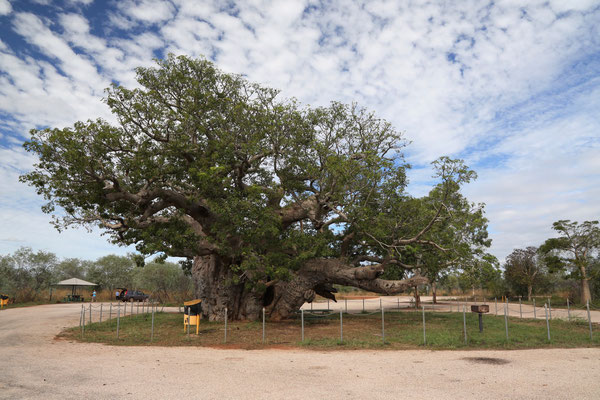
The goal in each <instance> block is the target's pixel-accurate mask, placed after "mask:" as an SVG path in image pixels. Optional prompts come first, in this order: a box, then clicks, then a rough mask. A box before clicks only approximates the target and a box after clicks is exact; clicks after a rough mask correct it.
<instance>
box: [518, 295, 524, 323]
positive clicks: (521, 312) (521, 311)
mask: <svg viewBox="0 0 600 400" xmlns="http://www.w3.org/2000/svg"><path fill="white" fill-rule="evenodd" d="M519 318H521V319H523V309H522V308H521V296H519Z"/></svg>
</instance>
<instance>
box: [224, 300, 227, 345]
mask: <svg viewBox="0 0 600 400" xmlns="http://www.w3.org/2000/svg"><path fill="white" fill-rule="evenodd" d="M223 343H227V307H225V339H223Z"/></svg>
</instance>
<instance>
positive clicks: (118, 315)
mask: <svg viewBox="0 0 600 400" xmlns="http://www.w3.org/2000/svg"><path fill="white" fill-rule="evenodd" d="M120 322H121V305H120V304H118V303H117V339H119V325H120Z"/></svg>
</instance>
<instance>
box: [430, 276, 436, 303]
mask: <svg viewBox="0 0 600 400" xmlns="http://www.w3.org/2000/svg"><path fill="white" fill-rule="evenodd" d="M431 293H432V294H433V304H437V285H436V284H435V281H433V282H431Z"/></svg>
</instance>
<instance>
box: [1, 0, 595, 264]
mask: <svg viewBox="0 0 600 400" xmlns="http://www.w3.org/2000/svg"><path fill="white" fill-rule="evenodd" d="M523 4H526V6H523ZM169 52H172V53H175V54H186V55H189V56H200V55H204V56H206V57H209V58H211V59H212V60H213V61H215V62H216V63H217V64H218V65H219V67H220V68H222V69H224V70H225V71H228V72H235V73H240V74H244V75H245V76H247V77H248V79H250V80H252V81H256V82H259V83H261V84H264V85H267V86H271V87H274V88H278V89H281V91H282V95H283V96H284V97H295V98H297V99H298V100H299V101H301V102H302V103H305V104H311V105H325V104H327V103H328V102H329V101H331V100H338V101H342V102H353V101H356V102H358V103H359V104H360V105H363V106H366V107H367V108H369V109H371V110H373V111H374V112H376V113H377V114H378V115H379V116H381V117H383V118H385V119H387V120H389V121H390V122H392V123H393V124H394V126H395V127H396V128H397V129H398V130H400V131H402V132H404V133H405V135H406V137H407V138H408V139H409V140H411V141H412V144H411V145H410V146H409V147H408V148H407V149H406V157H407V159H408V161H409V162H410V163H411V164H412V165H413V166H414V169H413V170H412V171H411V173H410V177H411V182H412V183H411V187H410V190H411V192H412V193H413V194H415V195H422V194H425V193H426V192H427V191H428V189H429V186H428V185H429V184H430V183H431V180H430V176H431V170H430V168H429V163H430V162H431V161H433V160H434V159H436V158H437V157H439V156H441V155H449V156H451V157H456V158H463V159H465V161H466V162H467V164H468V165H470V166H471V167H472V168H474V169H475V170H476V171H477V173H478V175H479V178H478V180H477V181H476V182H474V183H471V184H469V185H468V186H467V187H466V188H465V190H464V191H465V194H466V195H467V196H468V197H469V199H470V200H472V201H475V202H484V203H486V209H487V216H488V218H489V219H490V232H491V237H492V239H493V245H492V249H491V251H492V253H493V254H495V255H496V256H497V257H498V258H500V259H504V257H505V256H506V255H507V254H508V253H510V251H512V249H514V248H518V247H525V246H529V245H539V244H540V243H541V242H542V241H543V240H544V239H545V238H547V237H550V236H552V231H551V225H552V222H554V221H556V220H558V219H572V220H578V221H583V220H590V219H599V218H600V1H586V0H580V1H577V0H572V1H562V0H561V1H555V0H552V1H528V2H519V1H515V0H503V1H493V2H484V1H469V0H466V1H461V2H451V1H447V2H444V1H434V2H423V1H414V2H411V1H407V2H398V1H377V0H372V1H364V2H359V1H354V2H351V1H341V0H340V1H328V2H321V1H313V0H289V1H260V0H251V1H245V2H233V1H228V2H224V1H192V0H172V1H160V0H144V1H135V0H120V1H100V0H65V1H50V0H29V1H27V0H19V1H11V0H0V254H6V253H10V252H13V251H14V250H16V249H17V248H19V247H21V246H30V247H32V248H34V249H35V250H38V249H43V250H48V251H53V252H55V253H57V254H58V255H59V256H61V257H83V258H97V257H99V256H102V255H104V254H107V253H120V254H124V253H125V252H127V251H131V249H126V248H119V247H116V246H114V245H111V244H109V243H108V242H107V241H106V240H105V238H104V237H101V236H100V233H99V232H97V231H93V232H86V231H85V230H83V229H72V230H68V231H66V232H64V233H61V234H58V233H57V232H56V231H54V230H53V228H52V227H51V225H50V224H49V222H50V216H48V215H45V214H43V213H42V212H41V210H40V206H41V205H42V204H43V199H41V198H39V197H38V196H37V195H36V194H35V192H34V191H33V190H32V189H31V188H28V187H26V186H25V185H23V184H21V183H19V182H18V176H19V175H20V174H21V173H23V172H26V171H28V170H29V169H30V168H31V166H32V165H33V163H34V162H35V159H34V158H33V157H32V156H31V155H29V154H26V153H25V152H24V151H23V150H22V148H21V144H22V142H23V141H24V140H25V139H26V138H27V135H28V131H29V130H30V129H31V128H36V127H37V128H39V127H46V126H51V127H64V126H69V125H72V124H73V122H75V121H77V120H85V119H88V118H96V117H102V118H105V119H107V120H109V121H114V118H113V117H112V116H111V115H110V113H109V112H108V110H107V108H106V106H105V105H104V104H103V103H102V101H101V98H102V97H103V90H104V88H106V87H107V86H108V85H109V84H110V83H111V82H113V81H115V82H119V83H121V84H123V85H125V86H128V87H134V86H136V82H135V73H134V68H135V67H137V66H148V65H152V63H153V60H152V59H153V58H154V57H163V56H164V55H165V54H167V53H169Z"/></svg>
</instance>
